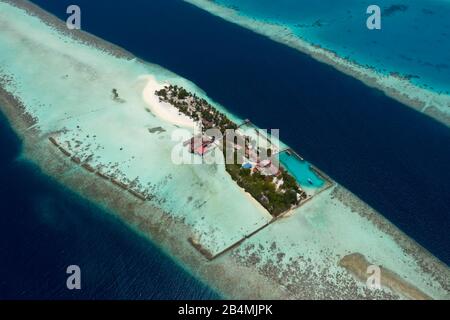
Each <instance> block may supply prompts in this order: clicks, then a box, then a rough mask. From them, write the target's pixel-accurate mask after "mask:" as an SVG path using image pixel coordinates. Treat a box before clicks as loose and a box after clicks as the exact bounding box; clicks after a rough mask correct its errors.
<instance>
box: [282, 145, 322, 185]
mask: <svg viewBox="0 0 450 320" xmlns="http://www.w3.org/2000/svg"><path fill="white" fill-rule="evenodd" d="M280 162H281V164H282V165H283V167H285V168H286V169H287V170H288V171H289V172H290V173H291V174H292V175H293V176H294V177H295V179H296V180H297V182H298V183H299V184H300V186H302V187H308V188H311V187H313V188H320V187H322V186H323V184H324V183H325V181H323V180H322V179H321V178H320V177H319V176H318V175H317V174H315V173H314V172H313V171H312V170H311V168H310V164H309V163H308V162H306V161H304V160H300V159H298V158H297V157H296V156H294V155H289V154H288V153H287V152H282V153H280Z"/></svg>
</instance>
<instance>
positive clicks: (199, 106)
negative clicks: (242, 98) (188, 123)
mask: <svg viewBox="0 0 450 320" xmlns="http://www.w3.org/2000/svg"><path fill="white" fill-rule="evenodd" d="M155 94H156V95H157V96H158V97H159V99H160V101H163V102H167V103H169V104H171V105H173V106H174V107H176V108H177V109H178V110H180V111H181V112H182V113H184V114H186V115H187V116H189V117H191V118H192V119H194V120H195V121H199V120H200V118H201V119H202V124H203V130H207V129H210V128H218V129H219V130H220V131H221V132H225V130H226V129H237V125H236V124H235V123H234V122H232V121H231V120H230V119H228V117H227V116H225V115H224V114H223V113H221V112H219V111H217V110H216V109H215V108H214V107H213V106H211V105H210V104H209V103H208V101H206V100H205V99H202V98H199V97H197V95H195V94H192V93H190V92H188V91H186V89H184V88H182V87H179V86H176V85H175V86H172V85H170V86H165V87H164V88H163V89H161V90H159V91H156V92H155Z"/></svg>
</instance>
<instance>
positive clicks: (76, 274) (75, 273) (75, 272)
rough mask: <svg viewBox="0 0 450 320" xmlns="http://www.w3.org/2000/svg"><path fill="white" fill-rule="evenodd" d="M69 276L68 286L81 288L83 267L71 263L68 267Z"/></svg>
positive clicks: (71, 288)
mask: <svg viewBox="0 0 450 320" xmlns="http://www.w3.org/2000/svg"><path fill="white" fill-rule="evenodd" d="M66 273H67V274H69V275H70V276H69V277H67V281H66V286H67V289H69V290H81V269H80V267H79V266H77V265H70V266H68V267H67V269H66Z"/></svg>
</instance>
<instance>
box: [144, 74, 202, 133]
mask: <svg viewBox="0 0 450 320" xmlns="http://www.w3.org/2000/svg"><path fill="white" fill-rule="evenodd" d="M142 80H145V81H147V83H146V85H145V88H144V90H143V92H142V98H143V99H144V101H145V103H147V105H148V106H149V107H150V110H151V112H152V113H153V114H154V115H156V116H157V117H159V118H160V119H162V120H164V121H166V122H168V123H171V124H173V125H176V126H180V127H184V128H189V129H191V130H194V128H195V126H196V123H195V121H194V120H193V119H191V118H189V117H188V116H186V115H184V114H182V113H181V112H180V111H178V109H177V108H175V107H174V106H172V105H171V104H169V103H166V102H162V101H160V99H159V97H158V96H156V95H155V91H158V90H161V89H163V88H164V86H165V84H160V83H158V82H157V81H156V79H155V78H154V77H152V76H147V77H143V78H142Z"/></svg>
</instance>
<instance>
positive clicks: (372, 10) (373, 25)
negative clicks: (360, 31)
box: [366, 4, 381, 30]
mask: <svg viewBox="0 0 450 320" xmlns="http://www.w3.org/2000/svg"><path fill="white" fill-rule="evenodd" d="M366 12H367V14H370V16H369V17H368V18H367V21H366V25H367V29H369V30H381V8H380V7H379V6H377V5H375V4H372V5H370V6H369V7H367V11H366Z"/></svg>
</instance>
